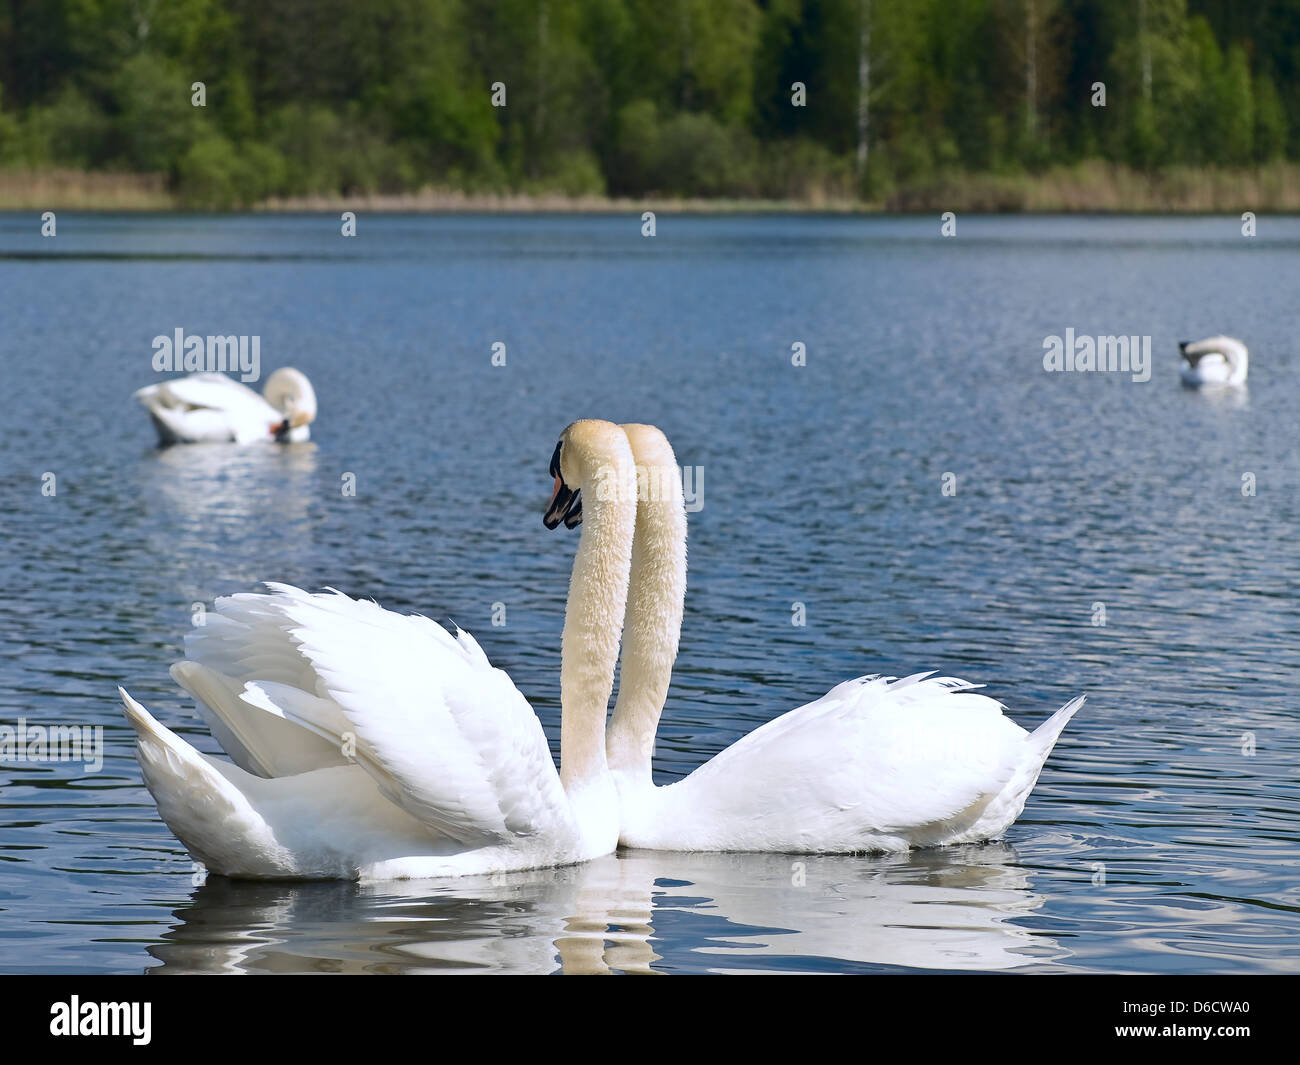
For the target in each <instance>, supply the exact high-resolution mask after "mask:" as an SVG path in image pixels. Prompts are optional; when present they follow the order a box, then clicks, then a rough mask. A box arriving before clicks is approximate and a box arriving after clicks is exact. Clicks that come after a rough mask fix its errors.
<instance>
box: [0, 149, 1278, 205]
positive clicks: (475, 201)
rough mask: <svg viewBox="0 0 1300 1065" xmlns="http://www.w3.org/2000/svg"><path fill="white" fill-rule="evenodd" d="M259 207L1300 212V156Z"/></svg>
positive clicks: (86, 190) (132, 183)
mask: <svg viewBox="0 0 1300 1065" xmlns="http://www.w3.org/2000/svg"><path fill="white" fill-rule="evenodd" d="M196 209H198V210H205V209H206V210H211V209H212V207H211V205H203V206H202V207H200V206H198V205H195V204H193V203H190V202H187V200H186V198H185V197H184V196H183V195H181V194H180V193H178V192H176V191H174V190H173V189H171V188H170V187H169V182H168V179H167V175H166V174H165V173H154V174H130V173H112V172H96V171H87V170H76V169H68V168H61V169H51V170H38V171H30V170H4V169H0V211H7V212H13V211H46V210H52V211H59V210H73V211H103V212H112V211H123V212H132V211H139V212H172V211H176V212H183V211H194V210H196ZM237 209H238V210H243V211H247V212H251V213H328V212H342V211H349V210H350V211H357V212H367V213H372V214H400V213H408V214H422V213H423V214H472V213H502V214H637V215H639V214H640V213H641V212H643V211H654V212H656V213H662V214H744V213H760V214H782V213H788V214H818V213H823V214H939V213H942V212H944V211H953V212H955V213H957V214H963V213H966V214H1021V213H1023V214H1073V213H1080V214H1083V213H1088V214H1095V213H1110V214H1225V213H1238V212H1243V211H1253V212H1255V213H1256V214H1295V213H1300V164H1297V163H1290V162H1275V163H1269V164H1266V165H1263V166H1258V167H1250V168H1243V169H1227V168H1222V169H1202V168H1196V167H1189V166H1178V167H1169V168H1166V169H1163V170H1157V171H1150V172H1147V171H1141V170H1137V169H1134V168H1132V167H1128V166H1124V165H1122V164H1115V163H1107V162H1103V161H1100V160H1095V161H1089V162H1085V163H1078V164H1074V165H1072V166H1055V167H1050V168H1048V169H1046V170H1044V171H1043V172H1041V173H1037V174H1028V173H1011V174H996V173H984V174H964V173H954V174H951V175H947V176H940V177H935V178H932V179H930V180H928V181H926V182H922V183H918V184H916V185H914V186H910V187H907V188H903V189H898V190H895V191H894V192H893V193H891V194H890V195H888V196H884V197H880V198H878V199H866V198H853V197H849V196H845V195H842V194H836V193H821V192H813V193H811V194H807V195H804V196H801V197H798V198H788V199H771V198H760V197H727V196H723V197H703V196H693V197H680V196H661V195H655V194H648V195H645V196H606V195H596V194H590V193H587V194H577V195H568V194H566V193H563V192H555V191H544V190H543V191H501V192H487V191H473V192H466V191H461V190H457V189H453V188H441V187H437V186H434V185H429V186H426V187H424V188H421V189H419V190H417V191H412V192H398V193H373V192H357V193H355V194H352V195H344V194H334V195H330V194H320V193H318V194H313V195H300V196H270V197H267V198H265V199H263V200H261V201H260V202H256V203H250V204H247V205H244V206H242V207H239V208H237Z"/></svg>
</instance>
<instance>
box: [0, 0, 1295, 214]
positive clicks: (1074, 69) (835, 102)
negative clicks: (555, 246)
mask: <svg viewBox="0 0 1300 1065" xmlns="http://www.w3.org/2000/svg"><path fill="white" fill-rule="evenodd" d="M197 81H202V82H203V83H204V84H205V85H206V88H207V106H206V107H195V106H193V105H192V104H191V100H190V94H191V85H192V84H193V83H194V82H197ZM495 82H501V83H503V84H504V85H505V87H506V93H507V104H506V106H504V107H494V106H493V104H492V100H491V86H492V84H493V83H495ZM796 83H799V84H801V85H802V86H803V93H804V97H803V106H796V104H795V101H794V100H793V99H792V92H793V86H794V85H795V84H796ZM1098 83H1104V84H1105V87H1106V97H1107V100H1106V106H1105V107H1097V106H1094V105H1093V103H1092V99H1091V98H1092V95H1093V92H1094V86H1095V85H1096V84H1098ZM0 89H2V90H3V91H2V92H0V165H4V166H12V167H25V168H36V169H42V168H54V167H63V168H79V169H83V170H128V171H150V172H155V173H161V174H163V175H165V176H166V180H167V181H168V183H169V187H170V188H171V189H172V190H173V191H174V192H175V193H176V194H177V195H179V196H180V197H181V199H182V201H183V202H184V203H185V204H187V205H189V206H192V207H195V208H205V209H206V208H214V209H216V208H229V207H237V206H243V205H249V204H254V203H257V202H259V201H261V200H263V199H265V198H267V197H270V196H278V197H284V196H323V197H340V196H343V197H346V196H349V195H354V194H369V193H397V192H405V191H415V190H419V189H422V188H428V187H444V188H448V187H449V188H459V189H464V190H466V191H500V192H507V191H527V192H536V193H543V194H552V193H559V194H562V195H569V196H584V195H600V194H606V193H608V194H614V195H629V196H643V195H650V194H658V195H665V196H675V195H676V196H693V197H714V196H718V197H747V196H763V197H773V198H795V199H804V200H812V201H816V200H821V199H825V198H828V197H835V198H843V197H852V196H854V195H866V196H868V197H871V198H873V199H881V198H885V197H904V198H905V197H906V194H907V191H908V190H909V189H923V188H937V187H942V185H943V183H944V182H950V181H955V180H958V178H957V175H970V174H985V175H990V176H991V177H992V178H996V179H997V180H998V181H1001V182H1002V184H1001V185H998V187H999V188H1003V187H1005V188H1011V187H1013V185H1014V179H1015V178H1016V177H1017V176H1018V175H1021V174H1023V173H1024V172H1025V171H1034V172H1041V171H1047V170H1049V169H1052V168H1058V169H1059V168H1061V167H1071V166H1076V165H1082V164H1083V162H1084V161H1085V160H1088V159H1100V160H1103V161H1105V162H1107V163H1114V164H1129V165H1131V166H1135V167H1138V168H1142V169H1145V170H1150V171H1156V170H1165V169H1168V168H1176V167H1180V166H1181V167H1187V166H1225V167H1244V166H1252V165H1255V164H1263V163H1270V162H1273V161H1277V160H1281V159H1285V158H1288V157H1290V158H1292V159H1295V158H1300V122H1295V121H1291V120H1290V116H1291V115H1294V114H1300V0H1259V2H1258V3H1256V4H1254V5H1252V6H1251V9H1250V12H1249V13H1248V14H1246V13H1243V11H1241V10H1238V9H1237V7H1236V6H1234V5H1232V4H1229V3H1226V2H1222V0H1215V2H1211V0H1141V3H1137V2H1134V0H369V2H368V3H367V4H365V5H357V4H354V3H351V2H349V0H314V2H311V3H309V2H307V0H280V2H278V3H266V2H265V0H42V2H41V3H32V2H18V0H0ZM990 187H992V186H990Z"/></svg>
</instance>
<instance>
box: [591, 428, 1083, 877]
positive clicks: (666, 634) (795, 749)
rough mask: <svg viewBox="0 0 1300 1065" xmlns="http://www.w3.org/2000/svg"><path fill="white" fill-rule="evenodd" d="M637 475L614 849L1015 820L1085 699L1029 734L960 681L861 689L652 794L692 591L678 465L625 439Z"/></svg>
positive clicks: (979, 832) (965, 835)
mask: <svg viewBox="0 0 1300 1065" xmlns="http://www.w3.org/2000/svg"><path fill="white" fill-rule="evenodd" d="M623 428H624V430H625V431H626V433H627V435H628V440H629V442H630V443H631V445H632V450H633V454H634V457H635V458H636V461H637V474H638V497H639V498H638V509H637V517H636V539H635V542H634V546H633V561H632V574H631V586H630V589H629V593H628V601H627V617H626V623H625V625H624V632H623V655H622V659H621V662H620V667H619V691H618V700H617V703H616V704H615V707H614V713H613V718H612V719H611V721H610V725H609V729H608V732H607V757H608V761H609V766H610V769H611V770H612V771H613V773H614V779H615V781H616V783H617V785H618V790H619V798H620V804H621V807H622V810H621V817H622V822H623V824H622V831H621V832H620V842H621V843H622V844H624V845H626V846H631V847H645V848H650V849H655V850H683V851H801V852H855V851H894V850H906V849H907V848H910V847H915V846H942V845H946V844H952V843H966V842H977V841H982V840H987V839H992V838H995V837H997V836H999V835H1001V834H1002V833H1003V832H1004V831H1005V830H1006V829H1007V827H1008V826H1009V825H1010V824H1011V823H1012V822H1013V821H1014V820H1015V819H1016V818H1017V817H1019V816H1020V813H1021V811H1022V810H1023V809H1024V806H1025V800H1026V799H1027V798H1028V796H1029V792H1030V790H1031V789H1032V788H1033V786H1034V783H1035V782H1036V781H1037V779H1038V774H1039V772H1040V770H1041V769H1042V767H1043V763H1044V761H1045V760H1046V758H1047V755H1048V753H1049V752H1050V751H1051V750H1052V747H1053V745H1054V744H1055V743H1056V740H1057V737H1058V736H1059V735H1060V733H1061V730H1062V729H1063V728H1064V727H1065V725H1066V723H1067V722H1068V721H1069V720H1070V718H1071V717H1072V716H1073V715H1074V713H1075V711H1076V710H1078V708H1079V707H1080V706H1081V705H1082V704H1083V697H1079V698H1076V699H1074V700H1072V701H1071V702H1069V703H1067V704H1066V705H1065V706H1064V707H1062V708H1061V709H1060V710H1058V711H1057V712H1056V713H1055V714H1053V715H1052V716H1051V717H1050V718H1048V720H1047V721H1046V722H1044V723H1043V724H1042V725H1040V726H1039V727H1038V729H1037V730H1036V731H1034V732H1033V733H1028V732H1026V731H1025V730H1024V729H1022V728H1020V727H1019V726H1018V725H1016V724H1015V723H1014V722H1012V721H1010V720H1009V719H1007V718H1006V717H1004V716H1003V715H1002V706H1001V705H1000V704H999V703H997V702H995V701H994V700H992V699H990V698H988V697H986V696H983V695H976V694H973V693H971V692H970V691H969V689H970V688H971V687H973V685H969V684H967V683H965V682H964V681H959V680H952V679H948V678H941V677H932V676H930V675H928V674H919V675H917V676H912V677H907V678H905V679H903V680H895V679H893V678H890V677H861V678H859V679H857V680H850V681H846V682H845V683H843V684H840V685H838V686H837V687H835V688H833V689H831V691H830V692H829V693H827V694H826V695H825V696H823V697H822V698H820V699H818V700H817V701H816V702H812V703H809V704H808V705H806V706H802V707H799V708H798V709H797V710H792V711H790V712H789V713H787V714H785V715H783V716H781V717H778V718H776V719H775V720H773V721H769V722H768V723H767V724H765V725H763V726H761V727H760V728H758V729H755V730H754V731H753V732H751V733H750V734H749V735H747V736H745V737H743V738H742V739H740V740H738V741H737V742H736V743H734V744H732V745H731V746H730V747H728V748H727V749H726V750H724V751H723V752H722V753H720V754H718V755H717V756H715V757H714V758H713V759H711V760H710V761H708V762H706V763H705V764H704V765H702V766H701V767H700V768H698V769H696V770H695V771H694V772H693V773H691V774H690V775H689V776H687V777H686V778H685V779H683V780H681V781H678V782H677V783H674V784H669V785H667V786H665V787H656V786H655V785H654V783H653V781H652V780H651V775H650V762H651V757H652V755H653V753H654V740H655V731H656V729H657V727H658V722H659V716H660V712H661V710H662V708H663V705H664V700H665V697H666V695H667V691H668V682H669V677H670V674H671V672H672V666H673V661H674V659H675V657H676V654H677V641H678V633H679V630H680V627H681V618H682V608H683V603H684V599H685V591H686V511H685V508H684V506H683V500H682V488H681V480H680V477H679V474H678V468H677V460H676V457H675V456H674V454H673V450H672V447H671V446H670V445H669V443H668V441H667V440H666V439H665V438H664V435H663V434H662V433H661V432H660V431H659V430H658V429H655V428H654V427H652V426H640V425H625V426H624V427H623Z"/></svg>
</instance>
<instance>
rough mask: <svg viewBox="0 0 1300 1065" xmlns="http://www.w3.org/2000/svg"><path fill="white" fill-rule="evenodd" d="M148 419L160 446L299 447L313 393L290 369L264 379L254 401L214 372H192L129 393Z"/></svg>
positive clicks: (306, 434)
mask: <svg viewBox="0 0 1300 1065" xmlns="http://www.w3.org/2000/svg"><path fill="white" fill-rule="evenodd" d="M135 398H136V399H138V400H139V401H140V403H141V404H142V405H143V406H144V409H145V410H147V411H148V412H149V417H150V418H152V419H153V424H154V428H155V429H157V430H158V441H159V443H161V444H164V445H166V444H199V443H213V442H228V441H233V442H235V443H237V444H252V443H256V442H258V441H260V440H275V441H277V442H279V443H293V444H297V443H302V442H303V441H305V440H309V439H310V438H311V430H310V429H309V428H308V426H309V425H310V424H311V423H312V422H313V421H314V420H315V419H316V392H315V390H314V389H313V388H312V386H311V382H310V381H308V380H307V375H306V374H304V373H303V372H302V371H301V370H295V369H294V368H293V367H292V366H284V367H281V368H280V369H278V370H276V371H275V373H273V374H271V376H270V377H268V378H267V379H266V384H265V386H263V389H262V394H261V395H260V396H259V395H258V394H257V393H256V392H254V391H253V390H252V389H251V388H249V387H248V386H247V385H245V384H241V383H240V382H238V381H236V380H235V379H234V378H231V377H227V376H226V375H225V374H220V373H195V374H190V375H189V376H188V377H177V378H174V379H172V380H169V381H162V382H160V383H159V384H156V385H148V386H147V387H145V388H142V389H140V390H139V391H138V392H136V393H135Z"/></svg>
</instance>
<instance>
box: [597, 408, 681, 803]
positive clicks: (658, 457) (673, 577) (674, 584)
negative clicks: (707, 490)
mask: <svg viewBox="0 0 1300 1065" xmlns="http://www.w3.org/2000/svg"><path fill="white" fill-rule="evenodd" d="M625 428H626V429H627V430H628V438H629V441H630V442H631V444H632V452H633V457H634V458H635V459H636V463H637V497H638V498H637V512H636V540H635V542H634V544H633V548H632V574H631V581H630V586H629V589H628V601H627V618H626V622H625V624H624V627H623V658H622V662H621V664H620V666H619V681H618V701H617V702H616V703H615V705H614V716H613V718H612V719H611V721H610V725H609V731H608V734H607V737H606V750H607V752H608V756H609V766H610V768H611V769H612V770H614V771H615V773H617V774H618V775H619V776H620V777H622V778H624V780H631V781H632V782H633V783H635V784H636V785H637V786H639V787H649V786H650V785H651V778H650V763H651V759H652V758H653V756H654V747H655V733H656V731H657V730H658V728H659V716H660V714H661V713H662V712H663V707H664V702H665V701H666V699H667V697H668V683H669V681H670V680H671V679H672V672H673V663H674V661H676V658H677V644H678V638H679V637H680V634H681V627H682V611H683V607H684V604H685V600H686V506H685V502H684V500H683V498H682V482H681V477H680V474H679V472H678V468H677V459H676V456H675V455H674V454H673V452H672V448H671V447H669V446H668V442H667V441H666V440H664V439H663V436H662V435H661V434H657V433H656V436H657V440H654V439H652V440H648V441H647V440H644V439H642V440H639V439H638V435H637V433H636V432H634V427H630V426H629V427H625ZM647 452H648V453H647Z"/></svg>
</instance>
